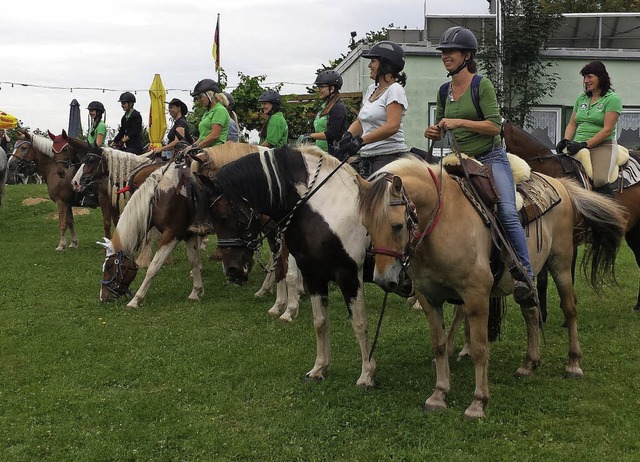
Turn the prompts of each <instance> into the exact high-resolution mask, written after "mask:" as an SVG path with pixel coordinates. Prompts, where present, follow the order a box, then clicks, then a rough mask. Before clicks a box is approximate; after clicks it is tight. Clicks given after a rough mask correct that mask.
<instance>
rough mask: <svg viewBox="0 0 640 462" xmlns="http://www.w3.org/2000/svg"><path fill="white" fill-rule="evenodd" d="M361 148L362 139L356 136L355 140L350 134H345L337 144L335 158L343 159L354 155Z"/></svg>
mask: <svg viewBox="0 0 640 462" xmlns="http://www.w3.org/2000/svg"><path fill="white" fill-rule="evenodd" d="M361 147H362V137H360V136H356V137H355V138H354V137H353V135H352V134H351V132H346V133H345V134H344V136H343V137H342V139H341V140H340V141H339V142H338V150H337V151H336V157H338V158H339V159H344V158H345V157H350V156H353V155H355V154H356V153H357V152H358V151H359V150H360V148H361Z"/></svg>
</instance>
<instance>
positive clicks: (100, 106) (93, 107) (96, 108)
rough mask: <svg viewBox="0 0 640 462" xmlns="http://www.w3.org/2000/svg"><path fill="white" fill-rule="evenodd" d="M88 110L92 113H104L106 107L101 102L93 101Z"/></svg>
mask: <svg viewBox="0 0 640 462" xmlns="http://www.w3.org/2000/svg"><path fill="white" fill-rule="evenodd" d="M87 109H89V110H90V111H97V112H104V105H103V104H102V103H101V102H100V101H91V102H90V103H89V105H88V106H87Z"/></svg>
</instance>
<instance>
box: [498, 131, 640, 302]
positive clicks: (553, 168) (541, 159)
mask: <svg viewBox="0 0 640 462" xmlns="http://www.w3.org/2000/svg"><path fill="white" fill-rule="evenodd" d="M504 139H505V142H506V145H507V150H508V151H509V152H511V153H512V154H515V155H517V156H519V157H521V158H522V159H524V160H525V161H526V162H527V163H528V164H529V165H530V166H531V168H532V169H533V170H535V171H537V172H540V173H544V174H545V175H548V176H552V177H554V178H560V177H563V176H566V177H569V178H575V179H577V180H578V181H580V182H581V183H582V184H584V182H585V181H588V180H586V179H585V174H584V172H583V171H582V170H581V166H580V163H579V162H578V161H576V160H575V159H573V158H572V157H571V156H568V155H566V154H554V153H553V152H551V151H550V150H549V149H548V148H547V147H546V146H545V145H544V144H542V143H541V142H539V141H538V140H537V139H535V138H534V137H533V136H531V135H530V134H528V133H527V132H525V131H524V130H523V129H522V128H520V127H518V126H516V125H513V124H511V123H508V122H507V123H505V125H504ZM629 154H630V155H632V156H634V157H635V158H636V159H638V160H640V153H638V152H637V151H629ZM615 199H616V201H617V202H618V203H619V204H620V205H621V206H622V207H624V209H625V211H626V213H627V224H626V229H625V240H626V241H627V245H629V247H630V248H631V250H632V251H633V255H634V256H635V259H636V264H637V265H638V266H640V183H636V184H634V185H633V186H630V187H628V188H624V189H623V190H622V191H618V192H616V193H615ZM538 281H539V284H542V283H544V287H541V286H540V285H539V286H538V288H539V292H540V293H542V292H543V290H544V291H546V280H545V279H544V278H542V277H539V278H538ZM634 310H637V311H638V310H640V288H639V290H638V295H637V298H636V305H635V306H634Z"/></svg>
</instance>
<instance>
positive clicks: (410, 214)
mask: <svg viewBox="0 0 640 462" xmlns="http://www.w3.org/2000/svg"><path fill="white" fill-rule="evenodd" d="M427 169H428V170H429V174H430V176H431V179H432V180H433V183H434V184H435V187H436V192H437V201H436V206H435V208H434V209H433V210H432V211H431V218H430V220H429V223H428V225H427V226H426V228H425V229H424V231H420V230H419V224H420V220H419V219H418V212H417V209H416V205H415V204H414V202H413V201H412V200H411V198H410V197H409V195H408V194H407V191H406V189H405V187H404V185H403V186H402V194H401V196H400V198H399V199H393V200H390V201H389V204H388V205H389V207H398V206H404V207H405V220H406V224H407V230H408V232H409V239H408V241H407V244H406V245H405V247H404V249H403V251H402V252H399V251H397V250H393V249H387V248H385V247H372V249H371V252H372V253H373V254H374V255H386V256H389V257H394V258H396V259H398V260H400V263H402V266H403V268H406V267H407V266H409V262H410V260H411V258H412V257H413V256H414V255H415V253H416V251H417V250H418V247H419V246H420V243H421V242H422V240H423V239H424V238H425V237H427V236H429V235H430V234H431V233H432V232H433V230H434V229H435V227H436V225H437V224H438V222H439V221H440V215H441V213H442V206H443V199H442V181H439V180H438V178H437V177H436V174H435V173H434V172H433V170H431V169H430V168H429V167H427ZM393 178H394V175H393V174H392V173H383V174H382V175H381V176H380V177H379V179H382V180H385V181H388V182H389V183H392V182H393Z"/></svg>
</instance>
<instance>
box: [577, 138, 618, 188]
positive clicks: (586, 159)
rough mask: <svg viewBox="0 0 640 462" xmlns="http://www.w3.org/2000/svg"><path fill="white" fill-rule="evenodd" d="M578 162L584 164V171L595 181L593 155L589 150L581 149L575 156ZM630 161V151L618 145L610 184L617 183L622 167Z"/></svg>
mask: <svg viewBox="0 0 640 462" xmlns="http://www.w3.org/2000/svg"><path fill="white" fill-rule="evenodd" d="M573 158H574V159H576V160H577V161H578V162H580V163H581V164H582V166H583V167H584V171H585V172H586V174H587V176H588V177H589V178H590V179H591V180H593V166H592V165H591V154H590V153H589V150H588V149H587V148H584V149H581V150H580V151H578V152H577V153H576V154H575V155H574V156H573ZM629 159H630V156H629V150H628V149H627V148H625V147H624V146H620V145H618V155H617V157H616V167H615V168H614V169H613V171H612V172H611V176H610V177H609V183H613V182H615V181H616V179H617V178H618V175H619V171H620V167H621V166H623V165H625V164H626V163H627V162H628V161H629Z"/></svg>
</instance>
